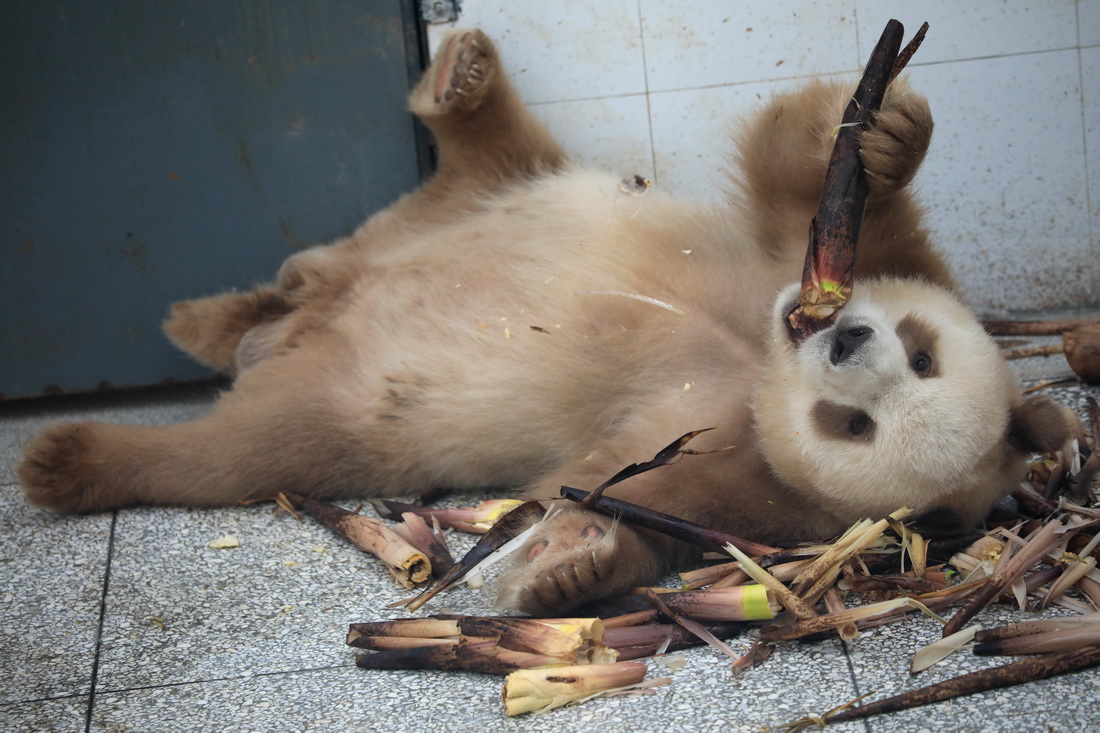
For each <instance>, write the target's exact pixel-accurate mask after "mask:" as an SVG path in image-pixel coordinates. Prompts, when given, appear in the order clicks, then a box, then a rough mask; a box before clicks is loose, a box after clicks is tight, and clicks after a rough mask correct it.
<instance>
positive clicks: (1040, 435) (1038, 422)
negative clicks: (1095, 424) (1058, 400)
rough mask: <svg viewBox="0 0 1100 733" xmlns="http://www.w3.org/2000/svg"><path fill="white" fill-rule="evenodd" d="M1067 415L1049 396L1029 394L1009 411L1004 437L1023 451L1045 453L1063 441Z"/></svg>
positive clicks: (1066, 431) (1065, 436)
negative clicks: (1030, 395)
mask: <svg viewBox="0 0 1100 733" xmlns="http://www.w3.org/2000/svg"><path fill="white" fill-rule="evenodd" d="M1069 428H1070V425H1069V419H1068V418H1067V417H1066V414H1065V413H1064V412H1063V410H1062V408H1061V407H1059V406H1058V405H1056V404H1054V401H1053V400H1052V399H1050V398H1049V397H1046V396H1043V397H1029V398H1027V399H1026V400H1024V401H1023V402H1020V403H1019V404H1017V405H1015V406H1014V407H1013V408H1012V410H1011V411H1010V413H1009V418H1008V434H1007V436H1006V437H1007V439H1008V443H1009V445H1011V446H1012V447H1013V448H1015V449H1016V450H1018V451H1020V452H1022V453H1048V452H1050V451H1055V450H1058V449H1059V448H1061V447H1062V446H1063V445H1065V442H1066V440H1067V439H1068V438H1069Z"/></svg>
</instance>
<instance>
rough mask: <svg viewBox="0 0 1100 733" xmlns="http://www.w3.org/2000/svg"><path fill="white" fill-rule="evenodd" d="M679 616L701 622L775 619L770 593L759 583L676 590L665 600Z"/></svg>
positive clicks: (663, 599)
mask: <svg viewBox="0 0 1100 733" xmlns="http://www.w3.org/2000/svg"><path fill="white" fill-rule="evenodd" d="M661 600H662V601H664V603H665V605H666V606H668V607H669V608H670V609H672V610H673V611H675V612H676V613H680V614H684V615H686V616H690V617H691V618H693V619H696V620H698V621H762V620H767V619H772V618H775V610H774V609H773V608H772V606H771V598H770V593H769V592H768V590H767V589H766V588H765V587H764V586H763V585H759V584H750V585H739V586H736V587H733V588H717V589H714V588H707V589H703V590H692V591H676V592H674V593H669V594H667V595H664V596H663V597H662V598H661Z"/></svg>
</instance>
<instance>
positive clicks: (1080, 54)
mask: <svg viewBox="0 0 1100 733" xmlns="http://www.w3.org/2000/svg"><path fill="white" fill-rule="evenodd" d="M1075 10H1076V11H1077V88H1078V90H1079V91H1080V97H1081V150H1082V151H1083V152H1084V156H1083V160H1084V163H1085V211H1086V213H1087V214H1088V218H1087V222H1088V230H1089V242H1095V241H1096V231H1095V228H1096V224H1095V222H1094V221H1093V218H1094V217H1093V215H1092V196H1093V193H1092V185H1091V184H1092V181H1091V179H1092V174H1093V171H1091V170H1089V124H1088V116H1087V115H1086V112H1085V104H1086V102H1087V101H1088V100H1087V96H1088V93H1087V92H1086V91H1085V59H1084V48H1083V47H1082V46H1081V4H1080V3H1078V4H1077V7H1076V8H1075Z"/></svg>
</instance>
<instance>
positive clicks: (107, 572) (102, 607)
mask: <svg viewBox="0 0 1100 733" xmlns="http://www.w3.org/2000/svg"><path fill="white" fill-rule="evenodd" d="M117 525H118V510H115V511H114V512H112V513H111V531H110V533H109V534H108V535H107V565H106V567H105V568H104V571H103V594H102V596H101V597H100V599H99V624H98V626H97V627H96V632H95V655H94V656H93V657H92V683H91V685H90V686H89V688H88V707H87V710H86V712H85V713H84V733H90V731H91V729H92V712H93V710H94V709H95V696H96V683H97V682H98V681H99V657H100V653H101V652H102V650H103V625H104V621H105V620H106V618H107V592H108V591H109V590H110V587H111V560H112V558H113V557H114V554H115V527H116V526H117Z"/></svg>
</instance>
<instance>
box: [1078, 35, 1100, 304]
mask: <svg viewBox="0 0 1100 733" xmlns="http://www.w3.org/2000/svg"><path fill="white" fill-rule="evenodd" d="M1081 88H1082V90H1083V92H1084V94H1083V96H1084V105H1085V107H1084V115H1083V119H1084V122H1085V149H1086V150H1087V151H1088V155H1087V156H1086V158H1085V164H1086V165H1087V166H1088V176H1089V192H1090V196H1091V198H1092V200H1091V201H1090V202H1089V204H1090V208H1089V216H1090V219H1089V221H1090V224H1091V226H1090V229H1091V235H1092V237H1091V242H1090V243H1089V244H1090V248H1089V249H1085V250H1083V251H1082V253H1081V256H1079V257H1078V258H1077V259H1078V261H1079V262H1080V264H1081V266H1082V267H1089V266H1091V268H1092V282H1093V291H1092V302H1094V303H1096V302H1100V46H1093V47H1092V48H1085V49H1082V50H1081Z"/></svg>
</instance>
